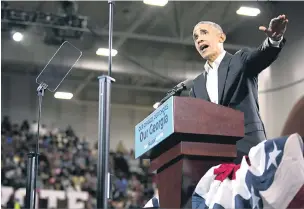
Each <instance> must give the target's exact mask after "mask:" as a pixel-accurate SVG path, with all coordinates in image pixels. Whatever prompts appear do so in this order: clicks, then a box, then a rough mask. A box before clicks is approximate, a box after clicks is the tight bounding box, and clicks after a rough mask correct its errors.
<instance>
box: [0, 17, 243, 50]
mask: <svg viewBox="0 0 304 209" xmlns="http://www.w3.org/2000/svg"><path fill="white" fill-rule="evenodd" d="M2 23H17V24H23V25H30V26H38V27H48V28H57V29H65V30H75V31H83V32H88V33H91V31H90V30H89V29H87V28H83V29H81V28H73V27H65V26H55V25H51V24H41V23H33V22H22V21H7V20H2ZM94 32H95V33H96V34H97V35H101V36H108V35H109V32H108V31H106V30H96V31H94ZM113 36H114V37H125V38H129V39H136V40H142V41H152V42H161V43H169V44H179V45H189V46H193V45H194V43H193V41H192V40H180V39H179V38H173V37H166V36H154V35H148V34H138V33H127V32H118V31H116V32H115V31H114V32H113ZM224 46H225V48H226V49H230V50H239V49H241V48H245V47H249V46H245V45H238V44H232V43H226V44H224Z"/></svg>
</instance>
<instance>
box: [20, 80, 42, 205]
mask: <svg viewBox="0 0 304 209" xmlns="http://www.w3.org/2000/svg"><path fill="white" fill-rule="evenodd" d="M45 89H47V85H46V84H45V83H41V84H40V85H39V86H38V88H37V95H38V99H39V104H38V132H37V141H36V148H35V151H34V152H29V153H28V155H27V156H28V161H27V176H26V197H25V208H28V209H34V208H35V203H36V179H37V174H38V165H39V164H38V162H39V161H38V157H39V138H40V121H41V106H42V97H43V96H44V91H45Z"/></svg>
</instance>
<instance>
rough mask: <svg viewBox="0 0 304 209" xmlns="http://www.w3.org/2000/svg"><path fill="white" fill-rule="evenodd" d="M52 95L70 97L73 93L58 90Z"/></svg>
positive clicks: (60, 97)
mask: <svg viewBox="0 0 304 209" xmlns="http://www.w3.org/2000/svg"><path fill="white" fill-rule="evenodd" d="M54 97H55V98H56V99H72V97H73V94H72V93H69V92H59V91H58V92H56V93H55V94H54Z"/></svg>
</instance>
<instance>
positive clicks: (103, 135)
mask: <svg viewBox="0 0 304 209" xmlns="http://www.w3.org/2000/svg"><path fill="white" fill-rule="evenodd" d="M108 3H109V72H108V75H107V76H100V77H98V79H99V107H98V108H99V117H98V119H99V120H98V125H99V128H98V164H97V197H96V198H97V208H98V209H107V208H108V197H109V178H108V170H109V159H108V156H109V145H110V113H111V108H110V102H111V85H112V82H114V81H115V80H114V79H113V78H111V74H112V39H113V37H112V33H113V4H114V2H113V1H111V0H109V1H108Z"/></svg>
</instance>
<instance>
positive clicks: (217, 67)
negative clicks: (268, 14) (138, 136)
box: [190, 15, 288, 163]
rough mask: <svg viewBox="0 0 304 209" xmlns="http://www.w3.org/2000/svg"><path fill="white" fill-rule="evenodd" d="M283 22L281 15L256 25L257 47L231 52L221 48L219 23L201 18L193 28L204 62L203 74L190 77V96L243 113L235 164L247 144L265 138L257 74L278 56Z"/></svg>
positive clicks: (251, 145)
mask: <svg viewBox="0 0 304 209" xmlns="http://www.w3.org/2000/svg"><path fill="white" fill-rule="evenodd" d="M287 23H288V19H287V18H286V16H285V15H280V16H278V17H277V18H274V19H272V20H271V21H270V24H269V27H268V28H266V27H264V26H261V27H260V28H259V29H260V30H261V31H264V32H265V34H266V35H267V38H266V40H265V41H264V42H263V43H262V45H261V46H260V47H258V48H257V49H242V50H239V51H238V52H237V53H235V54H234V55H232V54H230V53H228V52H226V51H225V50H224V48H223V43H224V41H225V39H226V36H225V34H224V32H223V30H222V28H221V27H220V26H219V25H217V24H216V23H213V22H208V21H202V22H199V23H198V24H197V25H196V26H195V27H194V30H193V38H194V42H195V47H196V49H197V51H198V52H199V54H200V55H201V56H202V57H203V58H204V59H205V60H206V63H205V65H204V69H203V73H202V74H200V75H199V76H198V77H196V78H195V79H194V86H193V88H192V89H191V91H190V96H192V97H196V98H201V99H204V100H207V101H210V102H213V103H216V104H219V105H223V106H227V107H230V108H233V109H235V110H239V111H242V112H243V113H244V120H245V124H244V125H245V137H244V138H243V139H242V140H240V141H238V143H237V152H238V158H237V160H236V161H235V162H236V163H239V162H240V161H241V158H242V156H243V155H247V154H248V152H249V150H250V148H251V147H253V146H255V145H257V144H258V143H260V142H261V141H263V140H266V134H265V128H264V124H263V122H262V120H261V116H260V114H259V103H258V75H259V73H260V72H261V71H263V70H264V69H265V68H267V67H268V66H269V65H270V64H271V63H272V62H274V61H275V60H276V58H277V57H278V55H279V53H280V51H281V49H282V47H283V45H284V43H285V38H284V37H283V35H284V33H285V31H286V26H287Z"/></svg>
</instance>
